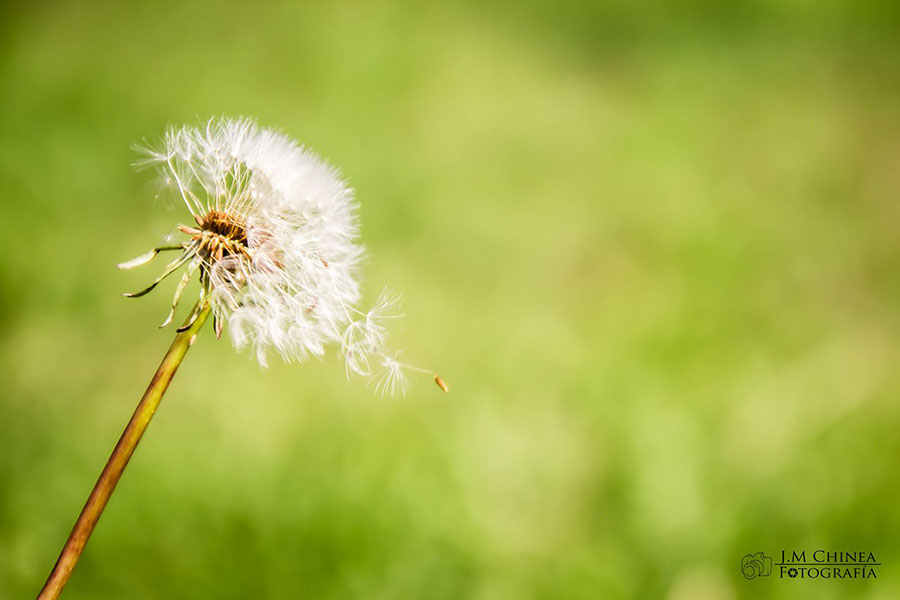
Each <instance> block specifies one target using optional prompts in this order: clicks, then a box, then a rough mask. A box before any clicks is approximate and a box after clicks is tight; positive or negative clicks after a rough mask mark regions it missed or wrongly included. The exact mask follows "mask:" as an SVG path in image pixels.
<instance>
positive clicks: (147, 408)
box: [38, 301, 211, 600]
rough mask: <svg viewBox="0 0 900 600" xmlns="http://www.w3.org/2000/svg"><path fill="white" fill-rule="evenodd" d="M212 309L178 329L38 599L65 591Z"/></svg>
mask: <svg viewBox="0 0 900 600" xmlns="http://www.w3.org/2000/svg"><path fill="white" fill-rule="evenodd" d="M210 310H211V308H210V305H209V303H208V302H207V301H201V302H198V304H197V305H196V306H195V307H194V310H193V311H191V316H190V317H189V318H188V320H187V321H186V322H185V325H184V326H183V327H182V328H181V329H180V330H179V333H178V335H176V336H175V340H174V341H173V342H172V345H171V346H170V347H169V350H168V352H166V355H165V357H164V358H163V360H162V363H160V365H159V368H158V369H157V370H156V373H155V374H154V375H153V379H152V380H151V381H150V385H149V386H148V387H147V391H145V392H144V395H143V397H142V398H141V401H140V403H138V405H137V408H136V409H135V411H134V414H133V415H132V416H131V419H130V420H129V421H128V425H126V426H125V431H123V432H122V437H120V438H119V442H118V443H117V444H116V447H115V448H114V449H113V451H112V454H111V455H110V457H109V460H108V461H107V462H106V466H105V467H104V468H103V472H102V473H101V474H100V477H99V478H98V479H97V483H96V484H94V489H93V490H92V491H91V495H90V496H89V497H88V499H87V502H86V503H85V505H84V508H83V509H82V510H81V514H80V515H79V516H78V520H77V521H76V522H75V526H74V527H73V528H72V533H70V534H69V539H68V540H66V545H65V546H64V547H63V549H62V552H61V553H60V555H59V558H58V559H57V561H56V565H55V566H54V567H53V571H52V572H51V573H50V576H49V577H48V578H47V582H46V583H45V584H44V587H43V589H41V592H40V594H39V595H38V600H53V599H55V598H58V597H59V595H60V593H62V589H63V586H65V585H66V582H67V581H68V580H69V576H70V575H71V574H72V569H74V568H75V564H76V563H77V562H78V559H79V557H80V556H81V552H82V551H83V550H84V547H85V545H86V544H87V541H88V538H90V536H91V532H93V530H94V527H95V526H96V525H97V521H98V520H99V519H100V515H101V514H102V513H103V509H104V508H105V507H106V503H107V502H108V501H109V498H110V496H111V495H112V493H113V490H114V489H115V487H116V484H117V483H118V482H119V478H120V477H121V476H122V472H123V471H124V470H125V466H126V465H127V464H128V461H129V459H130V458H131V455H132V454H134V450H135V448H136V447H137V445H138V442H140V441H141V437H142V436H143V435H144V432H145V431H146V430H147V426H148V425H149V424H150V420H151V419H152V418H153V414H154V413H155V412H156V409H157V407H158V406H159V403H160V400H162V396H163V394H164V393H165V392H166V389H167V388H168V387H169V383H170V382H171V381H172V378H173V377H174V376H175V371H177V370H178V367H179V366H180V365H181V361H182V360H184V356H185V354H187V351H188V348H190V347H191V345H192V344H193V343H194V340H195V339H196V337H197V332H198V331H200V328H201V327H203V324H204V323H205V322H206V319H207V317H208V316H209V313H210ZM182 329H183V330H182Z"/></svg>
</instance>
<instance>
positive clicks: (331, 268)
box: [122, 118, 405, 394]
mask: <svg viewBox="0 0 900 600" xmlns="http://www.w3.org/2000/svg"><path fill="white" fill-rule="evenodd" d="M142 154H143V159H142V160H140V161H138V163H136V164H138V165H140V166H153V167H155V168H156V169H157V170H158V172H159V178H160V181H161V183H162V184H163V186H164V187H165V188H166V189H169V190H170V191H171V193H172V195H173V196H175V197H176V198H178V199H179V201H181V202H182V203H183V204H184V205H185V206H186V207H187V209H188V211H189V212H190V214H191V216H192V217H193V221H194V223H192V224H190V225H179V227H178V229H179V231H181V232H182V233H184V234H186V235H188V236H190V239H189V240H188V241H185V242H183V243H181V244H180V246H178V245H175V246H168V247H162V248H157V249H154V250H153V251H152V252H151V253H148V254H147V255H142V256H141V257H139V258H138V259H135V260H134V261H128V262H127V263H123V265H122V266H123V268H131V267H133V266H137V265H138V264H143V263H145V262H147V261H149V260H150V259H152V258H153V256H155V255H156V254H157V253H158V252H160V251H165V250H172V249H183V254H182V256H181V257H180V258H179V259H176V260H175V261H173V262H172V263H170V264H169V265H168V266H167V267H166V271H165V272H164V273H163V275H162V276H160V277H159V278H158V279H157V280H156V281H154V283H153V284H151V285H150V286H149V287H148V288H147V289H146V290H143V291H142V292H138V293H137V294H129V295H130V296H139V295H142V294H144V293H147V292H149V291H150V290H152V289H153V288H154V287H155V286H156V284H158V283H159V282H160V281H161V280H162V279H164V278H165V277H166V276H168V275H169V274H171V273H173V272H176V271H178V270H181V269H186V273H185V274H184V276H183V278H182V283H180V284H179V286H178V289H177V290H176V293H175V298H174V301H173V305H172V312H171V313H170V316H169V318H168V319H167V320H166V323H168V322H169V321H170V320H171V318H172V315H173V314H174V312H175V308H176V307H177V305H178V302H179V299H180V296H181V292H182V291H183V290H184V287H185V285H186V283H187V281H188V280H189V279H190V277H191V276H192V274H193V273H194V272H197V271H199V276H200V281H201V287H202V292H201V293H202V294H203V295H202V296H201V300H206V301H208V302H209V303H210V304H211V306H212V310H213V315H214V319H215V321H216V323H217V325H216V334H217V335H218V334H219V332H220V331H221V329H222V326H223V324H225V323H227V325H228V330H229V334H230V337H231V340H232V342H233V344H234V345H235V347H237V348H239V349H249V350H250V351H252V352H253V353H254V354H255V356H256V358H257V360H258V362H259V363H260V364H261V365H262V366H266V365H267V363H268V358H269V356H270V355H272V354H275V355H278V356H280V357H281V358H282V359H284V360H286V361H296V362H301V361H304V360H307V359H308V358H311V357H321V356H322V355H323V354H324V353H325V350H326V347H327V346H328V345H330V344H335V345H337V346H338V347H339V348H340V350H341V354H342V355H343V357H344V361H345V367H346V370H347V374H348V376H349V375H350V374H354V373H355V374H359V375H363V376H374V377H377V380H376V389H377V390H378V391H379V392H380V393H382V394H383V393H395V392H397V391H401V392H402V390H403V384H404V382H405V378H404V376H403V373H402V370H403V367H404V366H405V365H403V364H402V363H399V362H398V361H397V360H396V355H391V354H389V353H388V351H387V350H386V347H385V342H386V338H387V334H388V323H389V321H391V320H392V319H395V318H396V317H398V316H399V301H400V297H399V295H397V294H393V293H391V292H388V291H385V292H382V294H381V295H380V296H379V297H378V299H377V300H376V301H375V303H374V305H373V306H372V307H371V308H370V309H368V310H365V311H363V310H360V309H359V308H357V304H358V302H359V300H360V286H359V281H358V266H359V262H360V259H361V258H362V256H363V249H362V246H361V245H360V244H359V242H358V238H359V223H358V219H357V214H356V202H355V200H354V197H353V191H352V190H351V188H350V187H349V186H348V185H347V184H346V183H345V182H344V181H343V180H342V179H341V177H340V175H339V173H338V172H337V170H336V169H334V168H333V167H331V166H329V165H328V164H326V163H325V162H324V161H323V160H322V159H321V158H319V157H318V156H316V155H315V154H313V153H312V152H310V151H309V150H307V149H305V148H303V147H302V146H300V145H298V144H297V143H296V142H294V141H293V140H291V139H289V138H288V137H286V136H284V135H282V134H281V133H278V132H276V131H272V130H269V129H263V128H260V127H259V126H257V125H256V123H255V122H254V121H252V120H250V119H228V118H217V119H211V120H209V121H208V122H207V123H206V124H205V125H202V126H200V127H191V126H183V127H172V128H170V129H169V130H168V131H167V132H166V133H165V136H164V138H163V141H162V144H161V145H160V146H159V147H149V148H143V149H142ZM379 369H380V371H379V373H378V374H377V375H373V371H375V370H379Z"/></svg>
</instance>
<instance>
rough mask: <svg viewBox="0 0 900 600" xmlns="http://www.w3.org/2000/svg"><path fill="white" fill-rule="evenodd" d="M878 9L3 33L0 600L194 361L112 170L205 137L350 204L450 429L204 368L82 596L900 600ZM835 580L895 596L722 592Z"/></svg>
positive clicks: (607, 5) (112, 517)
mask: <svg viewBox="0 0 900 600" xmlns="http://www.w3.org/2000/svg"><path fill="white" fill-rule="evenodd" d="M897 7H898V5H897V4H895V3H890V2H880V1H876V0H868V1H867V0H860V1H850V0H847V1H839V0H816V1H804V0H795V1H786V2H777V1H774V0H771V1H762V2H756V1H750V0H746V1H744V0H741V1H732V2H715V1H713V0H682V1H677V2H676V1H673V2H663V1H659V2H648V3H645V2H639V3H630V2H620V1H616V2H588V3H581V2H577V1H574V0H558V1H555V2H506V1H502V0H487V1H483V2H474V1H471V2H457V3H445V4H437V3H436V4H431V3H394V2H345V1H338V2H314V3H292V2H283V3H271V4H269V3H265V4H255V3H246V2H232V1H228V0H226V1H221V2H208V3H206V2H204V3H185V2H169V1H166V0H160V1H156V2H152V3H113V2H110V3H108V4H94V3H86V2H71V3H56V2H34V3H25V2H20V3H14V4H5V5H4V7H3V9H2V10H3V13H2V14H3V16H2V18H0V206H2V212H0V215H2V237H3V253H2V261H0V264H2V271H0V331H2V338H0V339H2V342H0V380H2V385H0V598H3V599H7V598H9V599H15V598H30V597H33V596H34V595H35V594H36V593H37V591H38V589H39V588H40V586H41V584H42V583H43V580H44V578H45V576H46V575H47V573H48V572H49V569H50V567H51V566H52V564H53V562H54V560H55V558H56V556H57V553H58V551H59V549H60V548H61V546H62V543H63V541H64V540H65V537H66V536H67V535H68V532H69V529H70V527H71V525H72V523H73V522H74V519H75V517H76V515H77V513H78V511H79V510H80V508H81V506H82V503H83V501H84V500H85V498H86V496H87V494H88V492H89V490H90V488H91V486H92V485H93V482H94V480H95V478H96V476H97V474H98V473H99V471H100V468H101V466H102V465H103V463H104V461H105V460H106V458H107V456H108V453H109V451H110V449H111V448H112V445H113V444H114V442H115V440H116V439H117V437H118V435H119V433H120V431H121V428H122V427H123V426H124V423H125V421H126V420H127V418H128V416H129V415H130V414H131V411H132V410H133V408H134V405H135V404H136V402H137V400H138V398H139V396H140V394H141V393H142V392H143V389H144V387H145V386H146V384H147V382H148V380H149V378H150V376H151V374H152V372H153V370H154V369H155V368H156V365H157V363H158V361H159V359H160V358H161V356H162V354H163V352H164V351H165V349H166V347H167V346H168V344H169V342H170V339H171V337H172V331H171V330H165V331H159V330H158V329H157V328H156V326H157V324H158V323H159V322H160V321H161V319H162V318H163V316H164V315H165V312H166V310H167V308H168V304H169V300H170V297H171V291H172V286H173V285H174V282H170V283H169V285H168V286H163V287H162V288H161V290H160V291H159V292H156V293H154V294H151V295H150V296H148V297H146V298H144V299H142V300H140V301H132V300H125V299H123V298H122V297H121V296H120V295H119V294H120V292H123V291H129V290H132V289H137V288H139V287H142V284H143V283H144V282H146V280H147V279H148V277H150V275H151V274H155V273H156V268H155V267H148V268H146V269H144V270H139V271H136V272H128V273H123V272H119V271H117V270H116V269H115V266H114V265H115V263H117V262H119V261H121V260H124V259H127V258H131V257H132V256H134V255H137V254H139V253H141V252H143V251H144V250H146V249H147V248H149V247H150V246H151V245H153V244H155V243H156V242H157V241H159V240H160V239H162V237H163V236H165V235H166V234H167V233H169V232H170V231H171V228H172V226H173V224H174V223H176V222H179V221H184V220H185V214H184V212H183V210H182V209H180V208H179V206H178V205H177V204H172V203H171V202H166V201H163V200H160V199H155V198H154V195H155V190H154V189H153V188H152V186H151V185H150V182H149V180H150V175H149V174H147V173H139V172H135V171H134V170H133V169H132V168H131V166H130V162H131V161H132V160H133V159H134V158H135V153H134V151H133V150H132V144H134V143H135V142H140V141H141V140H142V139H144V138H146V139H148V140H150V141H152V140H154V139H156V138H158V136H160V135H161V134H162V132H163V131H164V129H165V127H166V125H167V124H170V123H184V122H188V123H196V122H200V121H202V120H205V119H206V118H208V117H209V116H211V115H219V114H228V115H252V116H255V117H257V118H258V119H259V121H260V122H261V123H262V124H263V125H267V126H276V127H279V128H281V129H282V130H283V131H285V132H286V133H288V134H290V135H291V136H293V137H295V138H297V139H299V140H301V141H303V142H304V143H305V144H307V145H309V146H310V147H311V148H313V149H314V150H316V151H317V152H319V153H321V154H322V155H324V156H325V157H327V158H328V159H329V160H330V161H331V162H333V163H334V164H336V165H338V166H339V167H340V168H341V169H342V171H343V173H344V174H345V175H346V177H347V178H348V179H349V181H350V182H351V184H352V185H353V186H354V187H355V189H356V190H357V195H358V198H359V201H360V203H361V217H362V223H363V236H364V240H365V243H366V245H367V247H368V249H369V251H370V255H371V257H370V259H369V260H368V262H367V264H366V266H365V274H366V279H365V290H366V295H367V297H368V299H369V300H371V299H373V298H374V296H375V295H376V294H377V293H378V292H379V291H380V289H381V287H382V286H383V285H384V284H388V285H390V286H391V287H392V288H394V289H397V290H400V291H402V292H403V293H404V294H405V298H406V302H405V313H406V319H405V321H404V325H403V327H402V328H401V329H399V330H397V331H395V333H394V335H393V342H394V344H395V345H396V346H398V347H402V348H405V351H406V353H405V355H404V356H406V357H408V360H409V361H410V362H414V363H417V364H420V365H424V366H429V367H433V368H434V369H435V370H436V371H437V372H439V373H440V374H441V375H443V376H444V378H445V379H446V380H447V381H448V382H449V383H450V385H451V387H452V391H451V393H450V394H449V395H444V394H442V393H441V392H440V391H439V390H438V389H437V388H436V387H435V386H434V384H433V383H432V382H431V381H430V379H429V378H428V377H427V376H423V377H422V378H421V379H415V378H414V379H413V382H412V385H411V388H410V391H409V393H408V395H407V396H405V397H399V398H393V399H390V398H388V399H382V398H380V397H378V396H377V395H375V394H374V393H373V391H372V389H371V388H367V387H366V386H365V384H364V382H362V381H359V380H352V381H349V382H348V381H346V379H345V377H344V373H343V367H342V365H341V363H340V361H339V360H337V358H336V357H333V356H329V357H328V358H327V359H325V360H322V361H321V362H312V363H308V364H304V365H301V366H297V365H293V366H291V365H283V364H278V363H277V362H275V364H273V365H272V366H271V367H270V368H269V369H268V370H262V369H260V368H259V367H258V366H257V365H256V364H255V363H254V361H253V359H252V357H251V356H248V355H242V354H237V353H235V352H234V351H233V350H232V349H231V348H230V345H229V344H228V343H226V342H225V341H223V342H216V341H215V339H214V337H213V336H212V335H211V332H210V331H206V332H205V334H204V335H203V336H202V337H201V339H200V342H199V343H198V344H196V345H195V346H194V348H193V350H192V351H191V352H190V354H189V355H188V357H187V360H186V363H185V365H184V366H183V368H182V370H181V371H180V372H179V374H178V376H177V377H176V379H175V382H174V384H173V386H172V388H171V390H170V392H169V393H168V395H167V396H166V398H165V399H164V402H163V404H162V407H161V409H160V411H159V412H158V414H157V416H156V418H155V420H154V423H153V424H152V426H151V427H150V430H149V432H148V435H147V437H146V438H145V439H144V442H143V443H142V445H141V446H140V448H139V449H138V451H137V453H136V455H135V458H134V460H133V461H132V463H131V465H130V466H129V468H128V470H127V471H126V473H125V476H124V477H123V479H122V481H121V484H120V486H119V488H118V490H117V492H116V494H115V495H114V497H113V499H112V502H111V503H110V505H109V507H108V509H107V510H106V513H105V514H104V516H103V518H102V520H101V522H100V524H99V526H98V528H97V530H96V532H95V534H94V536H93V538H92V540H91V543H90V544H89V546H88V548H87V550H86V552H85V554H84V556H83V558H82V560H81V562H80V564H79V565H78V568H77V569H76V571H75V573H74V576H73V578H72V580H71V582H70V584H69V586H68V587H67V589H66V592H65V594H64V597H67V598H71V599H76V598H85V599H88V598H90V599H104V598H110V599H112V598H130V599H150V598H167V599H196V598H216V599H231V598H235V599H237V598H327V599H345V598H347V599H351V598H364V599H392V598H416V599H419V598H429V599H454V598H475V599H511V600H518V599H532V598H534V599H538V598H542V599H557V598H591V599H593V598H665V599H669V600H685V599H710V600H713V599H722V600H726V599H733V598H817V599H823V598H824V599H829V598H878V599H882V598H898V597H900V509H898V498H900V479H898V461H900V435H898V431H900V402H898V400H900V398H898V393H900V373H898V361H900V349H898V345H897V335H898V332H900V313H898V301H900V266H898V262H897V261H898V256H900V236H898V224H900V203H898V199H900V194H898V192H900V34H898V29H897V27H898V22H900V10H898V8H897ZM184 308H186V307H184ZM815 548H825V549H829V550H849V551H857V550H865V551H870V552H873V553H874V554H875V556H876V557H877V559H878V560H879V561H880V562H882V563H883V566H882V567H881V568H880V569H879V570H878V573H877V574H878V578H877V579H875V580H866V581H863V580H856V581H827V580H826V581H823V580H818V581H809V580H806V581H793V580H787V579H783V580H782V579H778V578H776V577H774V576H773V577H769V578H767V579H763V578H760V579H757V580H755V581H747V580H745V579H744V578H743V577H742V575H741V572H740V561H741V557H742V556H743V555H744V554H746V553H752V552H759V551H763V552H766V553H767V554H770V555H772V556H773V557H776V558H777V556H778V553H780V551H781V550H782V549H787V550H791V549H815Z"/></svg>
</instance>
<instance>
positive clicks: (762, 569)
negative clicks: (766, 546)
mask: <svg viewBox="0 0 900 600" xmlns="http://www.w3.org/2000/svg"><path fill="white" fill-rule="evenodd" d="M741 573H743V574H744V577H746V578H747V579H756V578H757V577H768V576H769V575H771V574H772V557H771V556H766V555H765V554H763V553H762V552H757V553H756V554H745V555H744V558H742V559H741Z"/></svg>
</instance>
